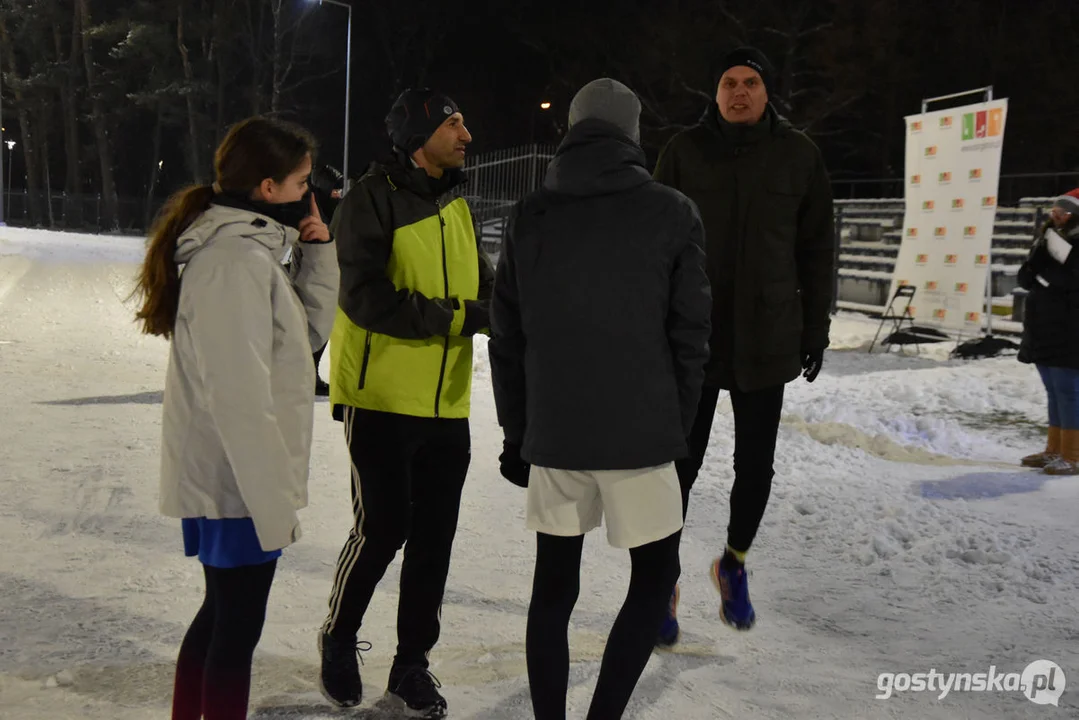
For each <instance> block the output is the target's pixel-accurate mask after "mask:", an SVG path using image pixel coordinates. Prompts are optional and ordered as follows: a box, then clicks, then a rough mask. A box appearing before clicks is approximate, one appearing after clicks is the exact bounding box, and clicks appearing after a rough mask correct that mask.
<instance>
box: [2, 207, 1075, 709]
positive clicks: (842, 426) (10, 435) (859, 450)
mask: <svg viewBox="0 0 1079 720" xmlns="http://www.w3.org/2000/svg"><path fill="white" fill-rule="evenodd" d="M141 249H142V241H141V239H138V238H134V239H132V238H102V237H90V236H74V235H64V234H60V233H46V232H33V231H25V230H17V229H13V228H0V397H2V398H3V402H2V408H3V419H2V420H0V471H2V472H0V547H2V548H3V550H4V552H3V556H2V557H3V559H2V560H0V717H2V718H5V719H6V720H29V719H31V718H33V719H35V720H37V719H45V718H48V719H50V720H52V719H57V720H64V719H67V718H89V719H91V720H97V719H101V720H104V719H105V718H108V719H109V720H135V719H136V718H138V719H139V720H155V719H159V718H167V717H168V716H169V713H168V702H169V698H170V693H171V682H172V666H173V661H174V657H175V653H176V650H177V648H178V647H179V643H180V640H181V637H182V635H183V632H184V630H185V628H186V625H187V623H188V622H189V621H190V620H191V618H192V616H193V614H194V612H195V610H196V608H197V607H198V605H199V603H200V600H201V594H202V579H201V572H200V569H199V567H198V564H197V562H196V561H195V560H193V559H187V558H184V557H183V556H182V549H181V542H180V532H179V527H178V523H176V522H175V521H172V520H168V519H165V518H161V517H159V516H158V515H157V512H156V502H157V500H156V496H157V467H158V445H159V440H158V433H159V427H160V426H159V418H160V412H161V407H160V402H161V388H162V384H163V375H164V368H165V359H166V344H165V343H164V342H162V341H161V340H158V339H152V338H146V337H143V336H141V335H139V334H138V333H137V331H136V328H135V326H134V324H133V323H132V320H131V318H132V312H131V308H130V306H125V305H124V300H125V298H126V296H127V295H128V293H129V291H130V288H131V281H132V276H133V273H134V271H135V263H136V262H137V260H138V259H139V257H140V254H141ZM875 330H876V323H875V322H873V321H867V320H866V319H864V318H861V317H860V316H857V315H841V316H840V317H839V318H837V319H836V321H835V324H834V331H833V344H834V349H833V350H831V351H829V353H828V355H827V357H826V364H825V368H824V371H823V373H822V374H821V376H820V378H819V379H818V381H817V382H816V383H815V384H812V385H807V384H806V383H805V382H804V381H801V380H798V381H796V382H795V383H793V384H792V385H790V386H789V389H788V396H787V403H786V406H785V417H784V423H783V426H782V428H781V431H780V437H779V447H778V451H777V452H778V457H777V468H776V469H777V476H776V480H775V483H774V492H773V500H772V504H771V505H770V507H769V510H768V513H767V515H766V516H765V519H764V525H763V527H762V529H761V532H760V536H759V539H758V543H757V545H756V546H755V548H754V550H753V551H752V553H751V554H750V556H749V567H750V570H751V591H752V597H753V600H754V603H755V605H756V607H757V612H758V616H759V624H758V626H757V627H756V628H755V629H754V630H753V631H751V632H749V633H742V634H739V633H735V632H733V631H731V630H729V629H727V628H726V627H725V626H723V625H722V624H721V623H720V622H719V620H718V617H717V598H716V594H715V591H714V590H713V588H712V586H711V584H710V582H709V581H708V578H707V575H706V569H707V567H708V564H709V561H710V560H711V559H712V557H713V556H714V555H715V554H716V553H717V552H718V551H719V550H720V549H721V548H722V546H723V542H724V539H725V528H726V523H727V502H726V501H727V496H728V493H729V492H730V487H731V482H732V470H731V463H730V458H731V452H732V449H733V427H732V417H731V410H730V404H729V402H728V401H726V400H725V399H722V398H721V401H720V407H719V409H718V417H717V420H716V423H715V428H714V431H713V435H712V445H711V449H710V452H709V456H708V461H707V464H706V467H705V469H704V471H703V474H702V477H701V479H700V481H699V482H698V484H697V486H696V487H695V489H694V493H693V497H692V499H691V505H690V509H689V522H688V527H687V530H686V533H685V539H684V542H683V546H682V564H683V568H684V570H683V584H682V607H681V619H682V624H683V642H682V645H681V646H680V647H679V649H678V650H677V652H673V653H657V654H656V655H655V656H654V657H653V659H652V661H651V662H650V664H649V666H648V668H647V670H646V672H645V676H644V677H643V678H642V680H641V683H640V685H639V687H638V690H637V693H636V695H635V697H634V701H633V703H632V705H631V707H630V709H629V711H628V712H627V714H626V717H627V718H632V719H634V720H651V719H656V720H658V719H661V718H662V719H663V720H670V719H673V718H677V719H679V720H693V719H701V720H705V719H707V720H713V719H715V718H739V719H741V718H766V719H768V718H776V719H779V718H858V719H863V718H933V719H936V718H940V719H943V718H959V717H962V718H1039V719H1040V718H1057V717H1060V718H1063V717H1072V718H1074V717H1077V716H1079V709H1077V708H1079V699H1076V698H1077V697H1079V696H1077V695H1076V693H1077V690H1076V689H1075V687H1076V686H1079V650H1077V644H1079V619H1077V618H1079V592H1077V584H1079V522H1077V518H1079V479H1068V478H1065V479H1047V478H1045V477H1043V476H1041V475H1038V474H1035V473H1031V472H1024V471H1021V470H1020V469H1019V468H1017V467H1016V460H1017V459H1018V458H1019V457H1020V456H1021V455H1023V454H1025V453H1026V452H1029V451H1032V450H1035V449H1037V448H1038V446H1039V443H1040V442H1041V437H1040V435H1041V432H1042V431H1043V429H1044V425H1045V423H1046V411H1045V406H1044V399H1043V394H1042V390H1041V387H1040V384H1039V382H1038V380H1037V377H1036V374H1035V372H1034V371H1033V369H1031V368H1029V367H1026V366H1022V365H1020V364H1019V363H1017V362H1016V361H1015V360H1014V358H998V359H993V360H986V361H977V362H957V361H950V360H948V359H947V350H948V348H946V347H943V348H942V347H933V348H923V353H922V355H921V356H919V357H914V356H910V357H902V356H900V355H897V354H887V355H885V354H881V353H879V352H877V353H874V354H872V355H869V354H867V353H866V352H864V348H865V346H866V344H867V341H868V340H869V339H871V338H872V336H873V333H874V332H875ZM323 370H324V372H325V370H326V368H325V366H324V368H323ZM316 412H317V417H316V441H315V447H314V454H313V461H312V477H311V485H310V488H311V492H310V496H311V505H310V507H309V508H308V509H306V510H305V511H303V512H302V514H301V518H302V521H303V523H304V529H305V536H304V538H303V540H302V541H301V542H300V543H299V544H298V545H297V546H295V547H294V548H290V549H289V550H287V551H286V554H285V557H284V559H283V560H282V562H281V564H280V566H279V571H278V576H277V581H276V583H275V586H274V589H273V592H272V595H271V602H270V609H269V616H268V620H267V625H266V630H265V633H264V635H263V640H262V643H261V645H260V648H259V652H258V654H257V657H256V670H255V685H254V688H253V697H252V708H253V711H252V717H255V718H262V719H264V720H270V719H276V718H282V719H283V718H312V719H316V718H333V717H341V716H342V714H340V713H335V712H332V711H331V710H330V709H329V707H328V706H327V705H326V704H325V703H324V702H323V701H322V699H321V697H320V696H319V694H318V691H317V686H316V683H317V675H316V673H317V666H316V663H317V652H316V647H315V635H316V629H317V627H318V626H319V624H320V622H321V620H322V618H323V616H324V612H325V609H326V598H327V594H328V592H329V589H330V579H331V578H330V575H331V572H332V568H333V565H334V561H335V559H336V556H337V553H338V551H339V549H340V545H341V543H342V542H343V540H344V538H345V534H346V532H347V527H348V525H349V522H350V517H349V502H348V481H347V477H348V473H347V467H348V463H347V456H346V451H345V447H344V443H343V441H342V437H341V428H340V425H338V424H336V423H334V422H333V420H332V419H331V417H330V415H329V411H328V407H327V406H326V404H325V403H324V402H320V404H319V405H318V406H317V409H316ZM500 445H501V434H500V432H499V430H498V427H497V423H496V421H495V413H494V408H493V402H492V398H491V387H490V375H489V371H488V365H487V357H486V349H485V347H483V345H482V341H481V343H480V347H479V350H478V352H477V356H476V382H475V389H474V415H473V454H472V458H473V460H472V469H471V473H470V476H469V480H468V483H467V485H466V489H465V494H464V501H463V502H464V504H463V508H462V513H461V522H460V530H459V533H458V540H457V545H456V548H455V554H454V560H453V565H452V568H451V573H450V578H449V587H448V591H447V596H446V604H445V607H444V609H443V632H442V640H441V643H440V644H439V646H438V647H437V648H436V650H435V652H434V653H433V655H432V662H433V665H432V670H433V671H434V672H435V674H436V675H437V676H438V677H439V678H440V679H441V681H442V682H443V684H444V692H445V694H446V695H447V698H448V700H449V704H450V710H451V716H452V717H455V718H484V719H490V720H510V719H513V720H516V719H517V718H529V717H531V716H532V714H531V708H530V705H529V699H528V684H527V679H526V674H525V659H524V628H525V615H526V610H527V602H528V597H529V592H530V581H531V565H532V559H533V539H532V537H531V536H530V535H529V533H528V532H527V531H526V530H525V528H524V520H523V507H524V496H523V494H522V492H521V491H520V490H519V489H517V488H515V487H513V486H512V485H510V484H509V483H507V482H505V481H504V480H502V478H501V477H500V476H499V474H498V468H497V455H498V452H499V449H500ZM398 567H399V565H397V564H395V565H394V566H393V567H391V570H390V572H389V573H388V574H387V579H386V580H385V581H384V582H383V584H382V586H381V588H380V590H379V591H378V593H377V595H376V596H375V599H374V602H373V603H372V606H371V610H370V613H369V616H368V622H367V624H366V626H365V630H364V634H365V639H367V640H369V641H371V643H372V644H373V646H374V649H373V650H372V652H370V653H368V654H367V655H366V658H365V659H366V663H367V664H366V665H365V666H364V672H365V680H366V685H367V687H368V688H369V691H368V694H369V695H370V696H371V700H369V701H368V702H366V703H365V707H369V706H370V705H372V704H373V702H374V699H375V698H376V697H377V696H378V695H379V694H381V691H382V688H383V687H384V684H385V680H386V675H387V672H388V663H389V661H390V658H391V656H392V654H393V648H394V644H395V632H394V623H395V610H396V595H397V593H396V589H395V581H396V577H397V569H398ZM628 569H629V568H628V557H627V556H626V554H625V553H623V552H620V551H616V550H613V549H611V548H609V547H608V546H607V545H606V543H605V540H604V537H603V535H602V534H600V533H597V534H596V535H595V536H594V537H591V538H590V539H589V540H588V542H587V544H586V552H585V559H584V567H583V570H582V591H581V596H580V601H579V603H578V606H577V611H576V612H575V614H574V616H573V621H572V625H571V630H570V632H571V638H570V639H571V652H572V656H573V661H574V664H573V669H572V672H571V683H572V688H571V690H570V711H569V716H570V717H576V718H581V717H584V714H585V712H586V709H587V705H588V700H589V697H590V695H591V691H592V687H593V686H594V683H595V678H596V673H597V670H598V666H599V660H600V656H601V654H602V652H603V646H604V639H605V636H606V632H607V630H608V629H609V627H610V624H611V623H612V621H613V619H614V615H615V613H616V612H617V608H618V606H619V604H620V602H621V599H622V597H621V596H622V593H623V592H624V590H625V587H626V584H627V580H628ZM1038 659H1046V660H1050V661H1053V662H1055V663H1057V664H1058V665H1059V666H1060V667H1061V668H1062V670H1063V672H1064V673H1065V674H1066V675H1067V679H1068V681H1069V682H1070V684H1069V687H1068V689H1067V690H1066V691H1065V693H1064V695H1063V697H1062V698H1061V699H1060V707H1053V706H1052V705H1038V704H1035V703H1032V702H1031V701H1029V700H1028V699H1026V698H1025V697H1023V695H1022V694H1021V693H1019V692H982V693H973V692H954V691H953V692H951V693H950V694H948V695H947V696H946V697H944V698H943V699H939V698H938V695H939V694H940V693H939V692H937V693H928V692H923V693H913V692H896V693H895V694H894V695H893V696H892V697H891V698H889V699H887V700H878V699H876V698H875V697H874V696H875V695H876V694H877V693H878V692H879V690H878V685H877V682H878V675H879V674H881V673H904V672H905V673H917V672H925V673H928V672H930V671H931V670H936V671H937V672H940V673H945V674H947V673H978V672H988V671H989V670H990V667H991V666H994V667H995V669H996V671H997V672H998V673H1010V672H1017V673H1018V672H1022V671H1023V669H1024V668H1025V667H1026V666H1027V665H1028V663H1030V662H1032V661H1034V660H1038ZM1058 681H1059V679H1058ZM899 687H902V685H900V686H899ZM353 716H354V717H376V715H374V714H372V711H370V710H364V711H361V712H359V713H357V714H354V715H353Z"/></svg>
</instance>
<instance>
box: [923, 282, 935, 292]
mask: <svg viewBox="0 0 1079 720" xmlns="http://www.w3.org/2000/svg"><path fill="white" fill-rule="evenodd" d="M925 289H926V292H936V291H937V281H936V280H930V281H929V282H927V283H926V284H925Z"/></svg>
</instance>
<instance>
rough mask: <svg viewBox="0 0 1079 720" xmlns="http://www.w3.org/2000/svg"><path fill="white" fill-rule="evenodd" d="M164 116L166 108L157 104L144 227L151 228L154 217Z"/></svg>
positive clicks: (159, 173)
mask: <svg viewBox="0 0 1079 720" xmlns="http://www.w3.org/2000/svg"><path fill="white" fill-rule="evenodd" d="M163 116H164V108H163V106H162V104H161V103H158V105H157V122H155V123H154V151H153V155H152V157H151V158H150V185H149V187H148V188H147V189H146V208H145V214H144V216H143V227H145V228H149V227H150V225H151V223H153V219H154V193H155V191H156V190H157V181H158V178H159V177H160V175H161V165H160V163H161V125H162V121H163Z"/></svg>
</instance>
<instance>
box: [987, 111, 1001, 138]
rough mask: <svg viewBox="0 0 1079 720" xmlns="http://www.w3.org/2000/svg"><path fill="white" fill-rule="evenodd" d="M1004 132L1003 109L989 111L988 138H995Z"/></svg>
mask: <svg viewBox="0 0 1079 720" xmlns="http://www.w3.org/2000/svg"><path fill="white" fill-rule="evenodd" d="M1002 132H1004V108H995V109H993V110H990V111H989V137H995V136H997V135H1000V134H1001V133H1002Z"/></svg>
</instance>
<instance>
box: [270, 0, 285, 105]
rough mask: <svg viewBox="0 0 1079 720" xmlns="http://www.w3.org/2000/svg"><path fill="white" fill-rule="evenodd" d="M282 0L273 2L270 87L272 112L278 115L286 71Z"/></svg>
mask: <svg viewBox="0 0 1079 720" xmlns="http://www.w3.org/2000/svg"><path fill="white" fill-rule="evenodd" d="M281 6H282V0H273V1H272V6H271V12H272V13H273V78H272V80H271V86H270V112H271V113H272V114H273V115H276V114H277V113H278V111H279V110H280V109H281V85H282V84H283V83H284V77H283V75H284V70H283V69H282V63H283V62H284V58H282V57H281V47H282V44H283V41H284V29H283V28H282V27H281V12H282V7H281Z"/></svg>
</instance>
